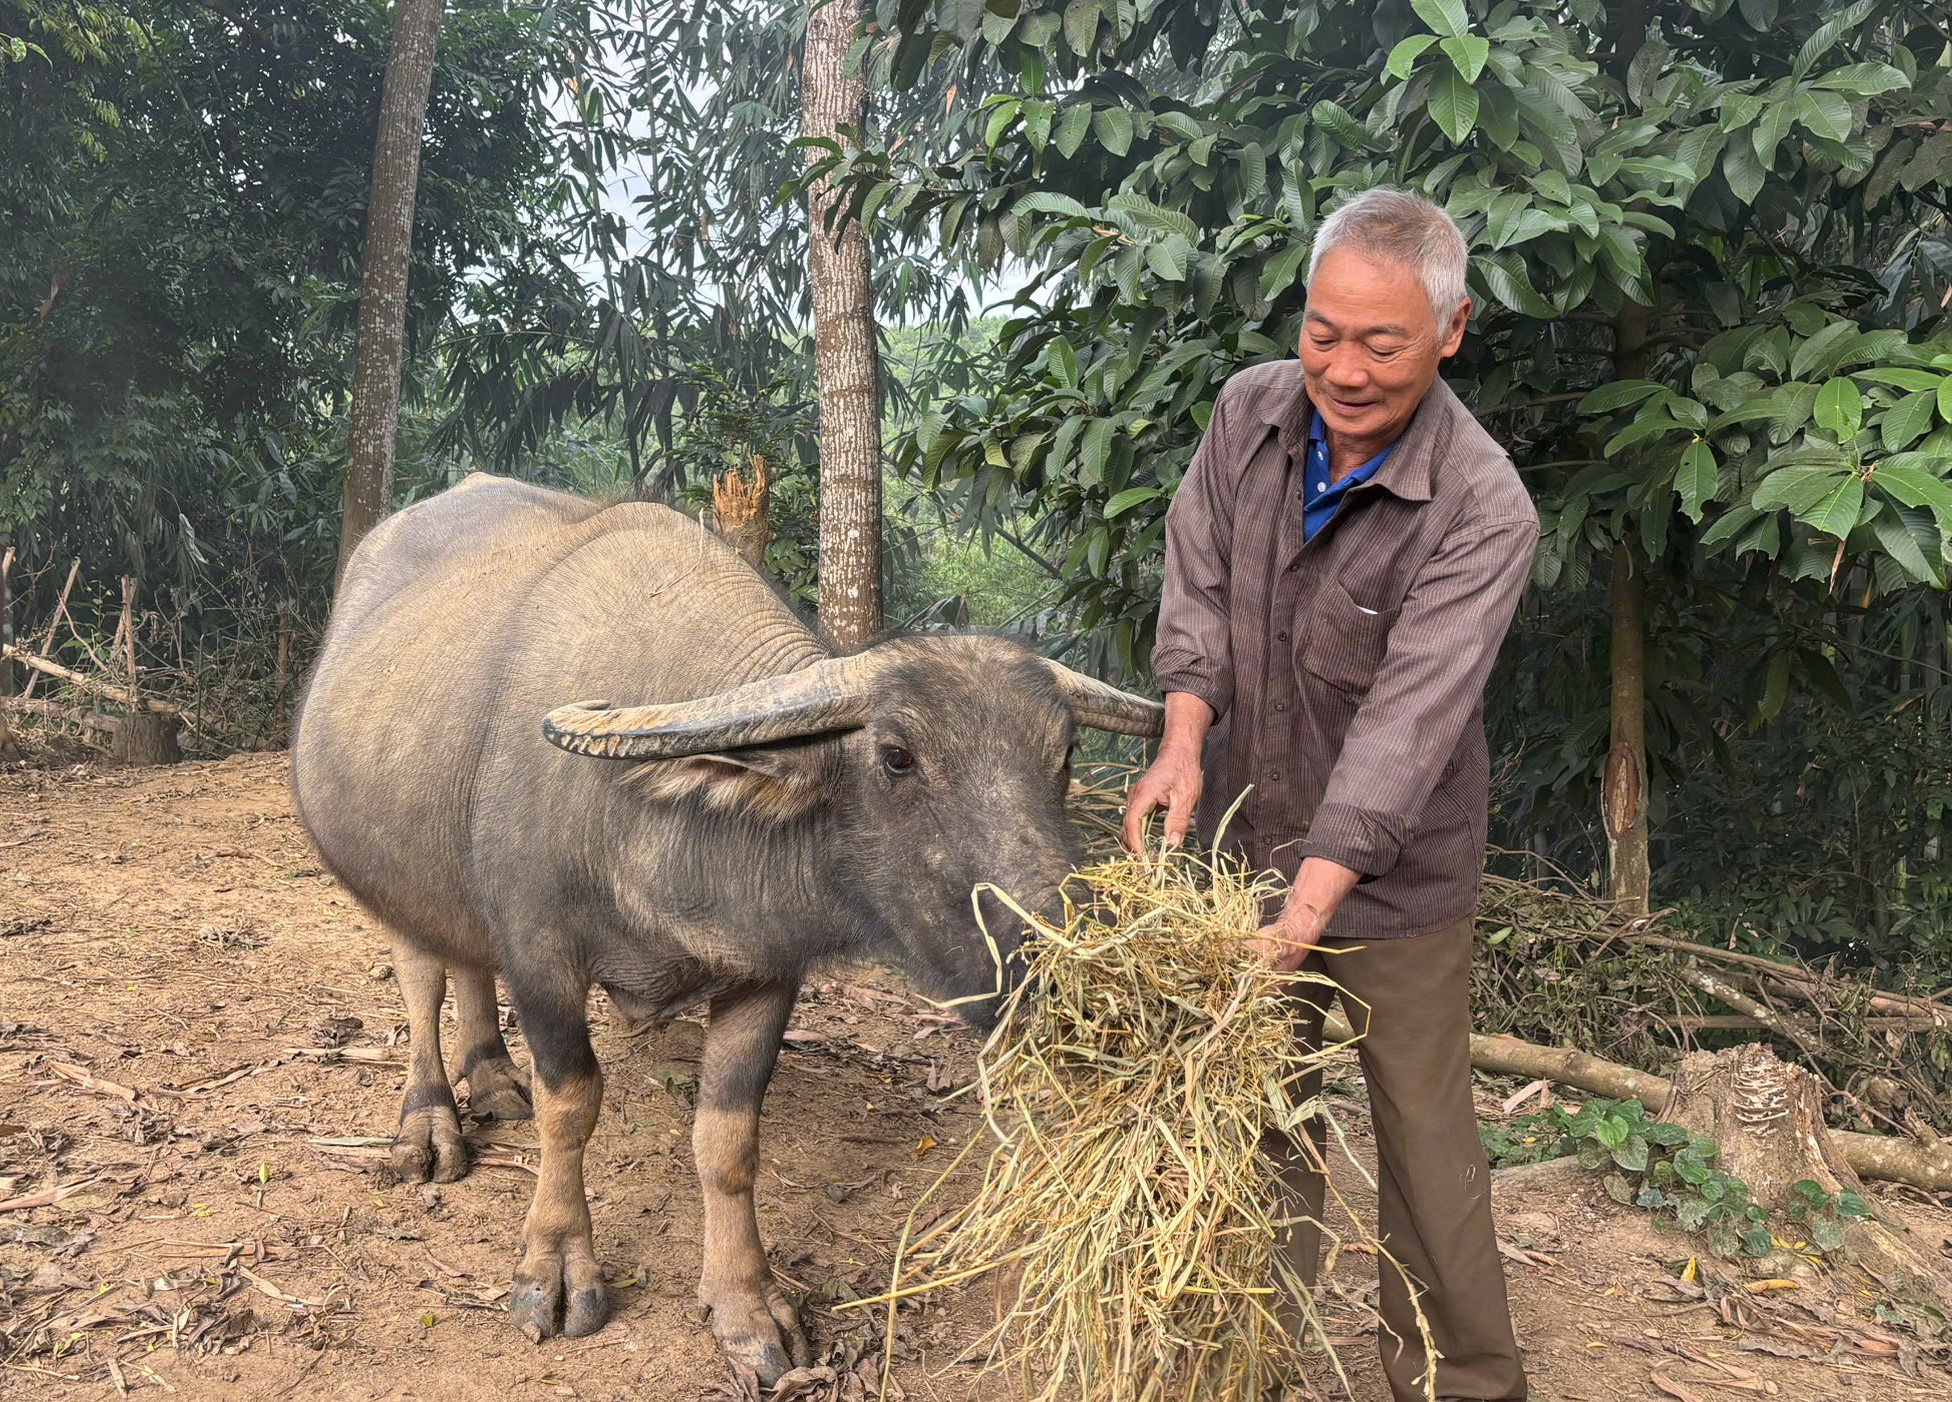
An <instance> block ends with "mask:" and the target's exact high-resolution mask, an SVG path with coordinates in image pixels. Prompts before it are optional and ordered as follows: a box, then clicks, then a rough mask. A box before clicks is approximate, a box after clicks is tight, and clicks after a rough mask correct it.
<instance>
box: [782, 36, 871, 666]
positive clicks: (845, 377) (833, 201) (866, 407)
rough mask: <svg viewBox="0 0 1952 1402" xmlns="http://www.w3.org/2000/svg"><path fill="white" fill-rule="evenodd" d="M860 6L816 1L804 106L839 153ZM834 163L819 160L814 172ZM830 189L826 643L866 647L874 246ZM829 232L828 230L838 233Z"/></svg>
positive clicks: (821, 210) (824, 209) (854, 90)
mask: <svg viewBox="0 0 1952 1402" xmlns="http://www.w3.org/2000/svg"><path fill="white" fill-rule="evenodd" d="M864 14H865V10H864V7H863V6H862V4H861V0H825V2H824V3H823V0H812V3H811V5H810V8H809V12H808V15H807V42H806V58H805V64H804V67H803V69H802V74H801V85H800V94H801V102H802V103H803V105H804V112H803V117H802V123H801V126H802V130H803V131H804V133H805V134H806V135H807V136H810V137H824V138H825V139H827V140H829V141H835V142H840V141H843V140H844V138H843V137H842V136H841V133H840V128H841V127H843V126H847V127H852V128H853V129H854V130H856V131H859V130H860V129H861V124H862V122H863V121H864V120H865V119H866V115H867V86H866V84H864V83H863V82H862V81H861V77H860V74H859V73H857V72H850V71H849V69H848V66H847V52H848V49H849V48H850V47H851V46H852V44H853V42H854V37H855V35H856V34H857V33H858V32H859V30H860V27H861V22H862V18H863V16H864ZM825 155H826V153H825V152H823V151H820V150H819V149H817V148H816V149H814V150H812V151H810V152H809V153H808V159H809V161H813V162H817V161H819V160H821V159H823V158H824V156H825ZM842 208H843V206H842V204H841V201H840V199H839V197H838V195H837V194H836V192H835V190H834V188H833V186H832V184H831V183H830V182H829V181H826V180H819V181H816V182H814V184H813V186H812V188H811V189H810V190H809V191H808V194H807V282H808V285H809V287H810V289H811V291H812V294H813V365H814V375H815V378H816V380H817V381H818V384H819V393H820V631H821V632H822V633H823V634H825V635H826V638H827V640H828V641H829V642H830V643H832V644H834V645H835V646H836V647H843V648H849V647H859V646H861V645H862V644H863V643H865V642H867V640H868V639H869V638H871V637H873V636H874V634H875V633H877V632H879V631H880V628H881V389H880V367H879V364H878V360H877V355H876V349H875V325H874V300H873V289H872V287H871V285H870V283H869V278H868V243H867V237H866V235H865V233H864V232H863V231H862V229H861V225H860V223H859V221H858V220H853V219H849V220H845V221H844V222H843V221H841V220H840V217H839V216H840V213H841V210H842ZM830 224H831V227H830Z"/></svg>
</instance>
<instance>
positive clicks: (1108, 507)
mask: <svg viewBox="0 0 1952 1402" xmlns="http://www.w3.org/2000/svg"><path fill="white" fill-rule="evenodd" d="M1158 495H1159V489H1158V488H1157V487H1127V488H1126V489H1125V490H1124V491H1122V492H1120V493H1119V494H1118V495H1117V496H1115V497H1113V498H1112V499H1111V500H1110V501H1108V502H1106V503H1105V519H1106V520H1107V521H1110V520H1114V519H1115V518H1117V517H1120V516H1123V515H1124V514H1125V513H1126V512H1128V511H1130V510H1131V509H1132V508H1133V507H1135V506H1137V505H1138V504H1139V503H1140V502H1143V501H1151V500H1152V499H1153V498H1154V497H1156V496H1158Z"/></svg>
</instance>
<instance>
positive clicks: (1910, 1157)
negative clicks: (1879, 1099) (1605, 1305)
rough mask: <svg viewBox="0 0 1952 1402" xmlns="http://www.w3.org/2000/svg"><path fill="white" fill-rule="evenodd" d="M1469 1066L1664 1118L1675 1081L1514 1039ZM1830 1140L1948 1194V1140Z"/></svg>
mask: <svg viewBox="0 0 1952 1402" xmlns="http://www.w3.org/2000/svg"><path fill="white" fill-rule="evenodd" d="M1326 1034H1327V1036H1328V1037H1329V1039H1330V1040H1332V1041H1348V1040H1349V1039H1350V1038H1351V1037H1352V1036H1353V1035H1354V1034H1353V1033H1352V1032H1351V1031H1350V1030H1349V1024H1348V1023H1347V1022H1345V1021H1343V1019H1342V1017H1341V1015H1340V1014H1339V1013H1330V1014H1329V1017H1328V1022H1327V1027H1326ZM1471 1065H1472V1066H1474V1067H1476V1068H1477V1069H1478V1070H1480V1071H1490V1072H1494V1073H1496V1074H1498V1075H1505V1076H1523V1077H1525V1078H1527V1079H1528V1080H1546V1081H1556V1082H1558V1083H1559V1084H1560V1085H1566V1086H1572V1087H1573V1088H1575V1089H1577V1090H1583V1091H1585V1092H1586V1093H1587V1094H1589V1095H1603V1096H1605V1097H1606V1098H1607V1099H1609V1100H1638V1101H1639V1102H1640V1103H1641V1104H1642V1105H1644V1106H1646V1107H1647V1111H1648V1113H1649V1114H1654V1115H1660V1114H1664V1113H1666V1111H1667V1107H1668V1104H1669V1102H1670V1101H1671V1100H1672V1099H1673V1096H1674V1084H1673V1082H1671V1081H1667V1080H1664V1079H1662V1078H1661V1077H1659V1076H1655V1075H1651V1074H1649V1073H1648V1072H1646V1071H1636V1070H1635V1069H1634V1068H1633V1067H1631V1066H1622V1065H1620V1064H1619V1063H1618V1062H1616V1061H1608V1060H1607V1059H1606V1058H1604V1057H1599V1056H1593V1055H1591V1054H1590V1053H1588V1052H1582V1051H1574V1050H1573V1049H1572V1048H1570V1047H1542V1046H1540V1045H1538V1044H1537V1043H1536V1042H1527V1041H1523V1040H1521V1039H1519V1038H1517V1037H1507V1036H1502V1035H1500V1036H1488V1035H1485V1034H1483V1033H1476V1034H1473V1035H1472V1037H1471ZM1830 1139H1831V1141H1832V1143H1833V1144H1834V1145H1835V1146H1836V1149H1837V1152H1838V1154H1839V1155H1840V1156H1841V1157H1842V1159H1843V1161H1844V1163H1846V1164H1847V1165H1849V1167H1850V1169H1851V1171H1852V1172H1853V1173H1855V1174H1856V1175H1857V1176H1858V1177H1860V1178H1876V1179H1879V1180H1881V1181H1883V1182H1887V1183H1907V1184H1910V1185H1911V1186H1912V1187H1914V1188H1922V1189H1924V1190H1925V1191H1926V1192H1929V1193H1952V1139H1940V1140H1936V1141H1934V1142H1932V1143H1929V1144H1927V1143H1923V1142H1920V1141H1918V1140H1913V1139H1890V1138H1886V1137H1885V1136H1884V1135H1881V1134H1853V1133H1850V1132H1848V1131H1836V1130H1833V1131H1831V1132H1830Z"/></svg>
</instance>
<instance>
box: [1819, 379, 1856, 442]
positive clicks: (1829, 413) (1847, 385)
mask: <svg viewBox="0 0 1952 1402" xmlns="http://www.w3.org/2000/svg"><path fill="white" fill-rule="evenodd" d="M1816 422H1817V427H1819V428H1822V429H1824V430H1826V431H1828V432H1830V433H1834V434H1835V435H1836V436H1837V441H1838V442H1840V443H1846V442H1849V441H1850V440H1851V439H1852V438H1854V437H1856V436H1857V430H1858V429H1860V428H1862V427H1863V426H1864V392H1863V391H1862V390H1861V389H1859V388H1858V387H1857V382H1856V381H1855V380H1853V379H1851V378H1850V377H1849V376H1847V375H1839V376H1838V377H1837V378H1836V379H1834V380H1831V381H1829V382H1828V383H1826V384H1825V385H1824V386H1823V388H1822V389H1820V390H1818V391H1817V396H1816Z"/></svg>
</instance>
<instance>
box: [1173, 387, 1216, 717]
mask: <svg viewBox="0 0 1952 1402" xmlns="http://www.w3.org/2000/svg"><path fill="white" fill-rule="evenodd" d="M1227 400H1228V394H1227V391H1226V390H1224V389H1223V390H1222V391H1221V393H1220V395H1219V397H1218V398H1217V399H1216V400H1215V402H1214V406H1213V417H1212V418H1211V419H1209V420H1208V421H1207V426H1206V433H1205V434H1204V436H1202V437H1201V439H1200V446H1199V448H1198V449H1197V450H1196V451H1195V452H1194V454H1193V465H1192V466H1191V467H1190V468H1188V469H1187V472H1186V477H1185V480H1183V481H1182V482H1181V483H1180V484H1179V490H1178V492H1177V493H1175V494H1174V496H1173V500H1172V505H1171V506H1169V507H1168V508H1167V509H1166V577H1165V580H1164V582H1163V585H1162V587H1161V589H1160V597H1159V637H1158V641H1157V642H1156V643H1155V644H1154V646H1153V649H1152V675H1153V678H1154V679H1155V680H1156V681H1157V682H1158V683H1159V689H1160V691H1161V692H1169V691H1184V692H1189V693H1191V694H1192V695H1194V696H1197V697H1199V698H1200V699H1201V700H1202V701H1204V702H1206V704H1207V705H1209V706H1211V707H1212V708H1213V714H1214V715H1215V716H1223V715H1225V714H1226V713H1227V710H1228V708H1229V707H1230V706H1232V704H1233V697H1234V666H1233V643H1232V630H1231V626H1230V623H1229V615H1228V600H1229V588H1228V575H1229V573H1230V572H1231V570H1232V560H1231V558H1230V556H1231V551H1232V539H1233V497H1234V487H1235V483H1234V471H1235V470H1236V465H1235V464H1234V463H1233V462H1232V461H1231V458H1232V456H1233V455H1232V452H1231V449H1230V446H1229V440H1228V434H1227V426H1228V425H1227V419H1228V411H1227Z"/></svg>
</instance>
